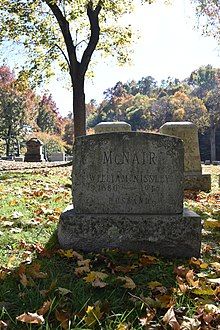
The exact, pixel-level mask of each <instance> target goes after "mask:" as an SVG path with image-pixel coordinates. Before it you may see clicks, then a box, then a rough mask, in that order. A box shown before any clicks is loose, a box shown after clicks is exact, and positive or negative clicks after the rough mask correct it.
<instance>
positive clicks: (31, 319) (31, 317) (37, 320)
mask: <svg viewBox="0 0 220 330" xmlns="http://www.w3.org/2000/svg"><path fill="white" fill-rule="evenodd" d="M16 320H18V321H21V322H23V323H32V324H43V323H44V318H43V316H42V315H38V314H37V313H29V312H28V313H24V314H21V315H19V316H17V317H16Z"/></svg>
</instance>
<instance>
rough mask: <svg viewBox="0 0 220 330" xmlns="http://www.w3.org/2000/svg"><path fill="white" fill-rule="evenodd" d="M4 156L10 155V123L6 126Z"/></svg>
mask: <svg viewBox="0 0 220 330" xmlns="http://www.w3.org/2000/svg"><path fill="white" fill-rule="evenodd" d="M5 140H6V156H7V157H8V156H9V155H10V144H11V125H10V126H9V128H8V135H7V136H6V139H5Z"/></svg>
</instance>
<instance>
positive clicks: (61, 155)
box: [48, 152, 65, 162]
mask: <svg viewBox="0 0 220 330" xmlns="http://www.w3.org/2000/svg"><path fill="white" fill-rule="evenodd" d="M48 158H49V161H50V162H65V152H52V154H51V155H50V156H49V157H48Z"/></svg>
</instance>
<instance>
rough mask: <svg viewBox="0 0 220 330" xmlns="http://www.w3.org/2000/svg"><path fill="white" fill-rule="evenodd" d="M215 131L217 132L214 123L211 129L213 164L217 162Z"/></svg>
mask: <svg viewBox="0 0 220 330" xmlns="http://www.w3.org/2000/svg"><path fill="white" fill-rule="evenodd" d="M215 131H216V127H215V125H214V123H213V122H211V128H210V147H211V162H213V161H215V160H216V143H215Z"/></svg>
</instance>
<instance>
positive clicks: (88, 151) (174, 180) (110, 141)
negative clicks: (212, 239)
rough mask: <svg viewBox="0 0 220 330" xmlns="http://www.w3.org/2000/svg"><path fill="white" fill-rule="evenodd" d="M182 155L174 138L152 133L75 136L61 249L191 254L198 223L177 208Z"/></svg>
mask: <svg viewBox="0 0 220 330" xmlns="http://www.w3.org/2000/svg"><path fill="white" fill-rule="evenodd" d="M183 156H184V155H183V142H182V141H181V140H180V139H178V138H175V137H170V136H164V135H159V134H148V133H136V132H117V133H104V134H94V135H89V136H81V137H78V138H76V139H75V145H74V170H73V203H74V208H73V207H70V208H69V209H68V210H66V211H65V212H64V213H62V214H61V217H60V222H59V226H58V239H59V242H60V245H61V247H62V248H73V249H79V250H84V251H101V250H102V249H103V248H119V249H121V250H125V251H129V250H130V251H140V250H145V251H147V253H149V254H160V255H163V256H166V257H183V258H184V257H187V258H189V257H192V256H195V257H198V256H199V255H200V245H201V219H200V217H199V216H198V215H197V214H196V213H194V212H191V211H189V210H183Z"/></svg>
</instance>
